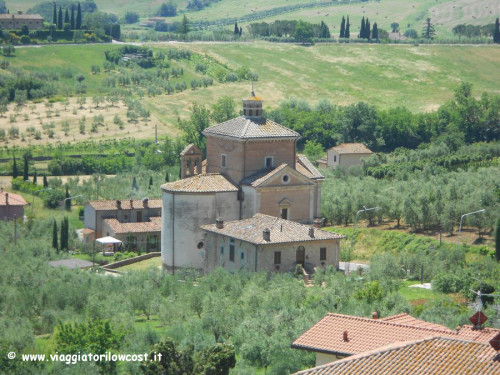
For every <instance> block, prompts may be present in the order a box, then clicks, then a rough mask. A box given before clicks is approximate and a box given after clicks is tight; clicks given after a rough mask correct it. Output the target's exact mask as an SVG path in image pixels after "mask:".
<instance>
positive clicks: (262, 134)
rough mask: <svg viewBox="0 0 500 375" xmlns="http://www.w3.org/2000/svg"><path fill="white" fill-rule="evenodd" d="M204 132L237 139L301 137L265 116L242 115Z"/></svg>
mask: <svg viewBox="0 0 500 375" xmlns="http://www.w3.org/2000/svg"><path fill="white" fill-rule="evenodd" d="M203 134H204V135H205V136H207V135H214V136H222V137H230V138H236V139H269V138H273V139H278V138H290V139H299V138H300V134H299V133H297V132H296V131H293V130H291V129H288V128H287V127H285V126H283V125H280V124H278V123H276V122H274V121H271V120H268V119H265V118H263V117H245V116H240V117H236V118H233V119H231V120H228V121H225V122H222V123H220V124H217V125H214V126H211V127H209V128H206V129H205V130H203Z"/></svg>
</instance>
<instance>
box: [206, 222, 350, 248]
mask: <svg viewBox="0 0 500 375" xmlns="http://www.w3.org/2000/svg"><path fill="white" fill-rule="evenodd" d="M309 228H311V227H310V226H309V225H304V224H299V223H296V222H294V221H289V220H285V219H280V218H277V217H274V216H268V215H264V214H255V215H254V216H253V217H251V218H249V219H244V220H235V221H229V222H225V223H224V227H223V228H221V229H218V228H217V227H216V226H215V224H209V225H202V226H201V229H204V230H206V231H207V232H212V233H217V234H221V235H224V236H227V237H231V238H235V239H239V240H242V241H246V242H250V243H253V244H256V245H262V244H271V243H290V242H302V241H318V240H332V239H340V238H345V236H342V235H340V234H336V233H331V232H326V231H324V230H321V229H314V237H310V236H309ZM264 229H269V230H270V231H271V241H265V240H264V238H263V235H262V233H263V231H264Z"/></svg>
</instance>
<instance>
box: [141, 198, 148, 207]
mask: <svg viewBox="0 0 500 375" xmlns="http://www.w3.org/2000/svg"><path fill="white" fill-rule="evenodd" d="M148 202H149V199H148V198H144V199H143V200H142V205H143V206H144V208H148Z"/></svg>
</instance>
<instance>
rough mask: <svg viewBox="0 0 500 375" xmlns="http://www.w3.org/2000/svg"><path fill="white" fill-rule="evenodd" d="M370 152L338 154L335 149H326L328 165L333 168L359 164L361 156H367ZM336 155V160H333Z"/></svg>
mask: <svg viewBox="0 0 500 375" xmlns="http://www.w3.org/2000/svg"><path fill="white" fill-rule="evenodd" d="M370 155H372V154H338V153H337V152H336V151H335V150H328V161H327V163H328V166H330V167H332V168H333V169H335V168H337V167H339V166H341V167H343V168H349V167H351V166H353V165H361V158H367V157H369V156H370ZM335 156H337V161H336V162H334V161H333V160H334V157H335Z"/></svg>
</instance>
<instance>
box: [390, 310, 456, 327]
mask: <svg viewBox="0 0 500 375" xmlns="http://www.w3.org/2000/svg"><path fill="white" fill-rule="evenodd" d="M380 320H382V321H384V322H391V323H398V324H405V325H410V326H414V327H422V328H431V329H441V330H448V328H447V327H445V326H443V325H441V324H435V323H429V322H426V321H425V320H420V319H417V318H414V317H413V316H411V315H410V314H406V313H402V314H397V315H392V316H387V317H385V318H380Z"/></svg>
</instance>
